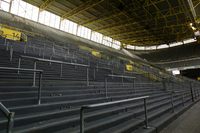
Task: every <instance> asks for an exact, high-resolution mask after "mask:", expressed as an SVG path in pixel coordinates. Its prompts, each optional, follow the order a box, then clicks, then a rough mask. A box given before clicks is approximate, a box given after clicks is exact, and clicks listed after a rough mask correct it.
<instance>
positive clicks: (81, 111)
mask: <svg viewBox="0 0 200 133" xmlns="http://www.w3.org/2000/svg"><path fill="white" fill-rule="evenodd" d="M84 128H85V124H84V109H83V108H81V110H80V133H84Z"/></svg>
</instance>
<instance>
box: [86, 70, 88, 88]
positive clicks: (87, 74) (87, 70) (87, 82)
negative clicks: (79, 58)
mask: <svg viewBox="0 0 200 133" xmlns="http://www.w3.org/2000/svg"><path fill="white" fill-rule="evenodd" d="M86 71H87V75H86V76H87V77H86V78H87V79H86V80H87V81H86V82H87V86H89V68H88V67H87V70H86Z"/></svg>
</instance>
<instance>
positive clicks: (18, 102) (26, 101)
mask: <svg viewBox="0 0 200 133" xmlns="http://www.w3.org/2000/svg"><path fill="white" fill-rule="evenodd" d="M159 93H160V92H146V93H141V94H119V95H116V96H112V97H111V98H112V99H113V100H115V99H123V98H131V97H136V96H141V95H151V94H159ZM90 95H91V94H90ZM95 96H96V95H91V97H95ZM100 97H102V98H104V97H105V94H100ZM72 98H73V97H72ZM77 99H80V97H77V98H76V97H74V99H71V100H70V99H69V98H68V96H57V97H46V98H44V97H42V99H41V102H42V103H43V104H45V103H54V102H60V101H68V102H70V101H71V102H72V103H73V101H76V100H77ZM81 99H82V100H84V99H87V97H86V98H81ZM1 102H2V103H3V104H4V105H5V106H6V107H13V106H15V107H17V106H24V105H34V104H36V103H37V97H35V98H22V99H20V98H19V99H9V100H1ZM76 104H77V103H76Z"/></svg>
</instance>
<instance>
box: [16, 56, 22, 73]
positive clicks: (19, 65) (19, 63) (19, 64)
mask: <svg viewBox="0 0 200 133" xmlns="http://www.w3.org/2000/svg"><path fill="white" fill-rule="evenodd" d="M20 67H21V58H19V61H18V68H19V69H20ZM17 74H19V70H18V71H17Z"/></svg>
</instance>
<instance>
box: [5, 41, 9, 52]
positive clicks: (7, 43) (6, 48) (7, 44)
mask: <svg viewBox="0 0 200 133" xmlns="http://www.w3.org/2000/svg"><path fill="white" fill-rule="evenodd" d="M8 44H9V42H7V43H6V51H8Z"/></svg>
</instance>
